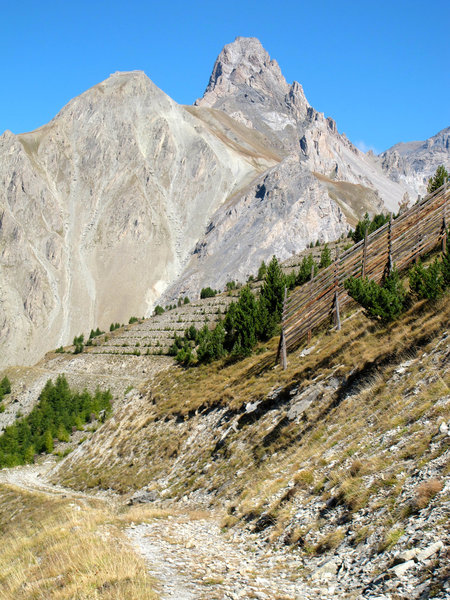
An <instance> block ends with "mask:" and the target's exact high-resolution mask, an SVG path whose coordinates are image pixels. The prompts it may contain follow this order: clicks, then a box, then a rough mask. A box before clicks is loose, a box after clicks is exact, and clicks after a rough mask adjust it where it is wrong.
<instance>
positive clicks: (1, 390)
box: [0, 375, 11, 402]
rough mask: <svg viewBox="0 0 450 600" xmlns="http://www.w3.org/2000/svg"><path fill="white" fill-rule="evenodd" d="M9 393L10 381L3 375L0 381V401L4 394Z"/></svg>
mask: <svg viewBox="0 0 450 600" xmlns="http://www.w3.org/2000/svg"><path fill="white" fill-rule="evenodd" d="M10 393H11V382H10V381H9V379H8V377H7V376H6V375H5V377H3V379H2V380H1V381H0V402H1V401H2V400H3V397H4V396H6V394H10Z"/></svg>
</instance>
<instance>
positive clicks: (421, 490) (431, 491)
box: [414, 478, 443, 510]
mask: <svg viewBox="0 0 450 600" xmlns="http://www.w3.org/2000/svg"><path fill="white" fill-rule="evenodd" d="M442 487H443V485H442V481H440V480H439V479H436V478H433V479H428V481H424V482H423V483H421V484H420V485H419V486H418V487H417V490H416V496H415V498H414V504H415V506H416V508H418V509H419V510H422V508H425V507H426V506H428V504H429V502H430V500H431V499H432V498H434V497H435V496H436V494H438V493H439V492H440V491H441V490H442Z"/></svg>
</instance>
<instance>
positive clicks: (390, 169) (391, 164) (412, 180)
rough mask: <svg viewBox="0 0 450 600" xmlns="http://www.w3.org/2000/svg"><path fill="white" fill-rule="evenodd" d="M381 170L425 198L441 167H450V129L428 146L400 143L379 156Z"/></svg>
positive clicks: (427, 142) (424, 143)
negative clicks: (428, 186)
mask: <svg viewBox="0 0 450 600" xmlns="http://www.w3.org/2000/svg"><path fill="white" fill-rule="evenodd" d="M379 159H380V162H381V166H382V168H383V170H384V171H385V172H386V174H387V175H388V176H389V177H390V178H391V179H392V180H394V181H398V182H401V183H406V184H408V185H411V186H414V187H415V189H416V190H417V192H418V193H420V194H421V195H424V194H425V193H426V186H427V182H428V179H429V178H430V177H431V176H432V175H434V173H435V172H436V169H437V167H438V166H439V165H444V166H446V167H447V168H448V166H449V164H450V127H446V128H445V129H442V130H441V131H439V133H437V134H436V135H434V136H433V137H430V138H428V139H427V140H425V141H424V142H406V143H404V142H400V143H399V144H395V146H392V148H389V150H386V152H383V153H382V154H380V155H379Z"/></svg>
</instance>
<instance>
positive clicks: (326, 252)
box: [319, 244, 331, 269]
mask: <svg viewBox="0 0 450 600" xmlns="http://www.w3.org/2000/svg"><path fill="white" fill-rule="evenodd" d="M330 265H331V252H330V249H329V248H328V244H325V246H324V247H323V248H322V252H321V253H320V262H319V269H326V268H327V267H329V266H330Z"/></svg>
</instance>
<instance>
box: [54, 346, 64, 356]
mask: <svg viewBox="0 0 450 600" xmlns="http://www.w3.org/2000/svg"><path fill="white" fill-rule="evenodd" d="M55 352H56V354H64V348H63V347H62V346H60V347H59V348H56V350H55Z"/></svg>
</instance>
